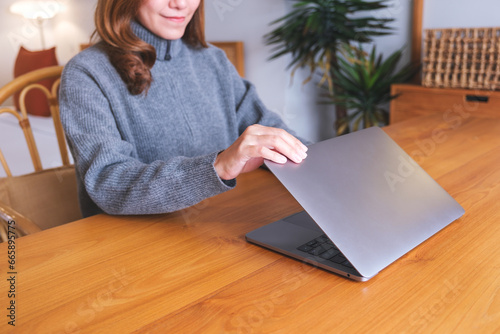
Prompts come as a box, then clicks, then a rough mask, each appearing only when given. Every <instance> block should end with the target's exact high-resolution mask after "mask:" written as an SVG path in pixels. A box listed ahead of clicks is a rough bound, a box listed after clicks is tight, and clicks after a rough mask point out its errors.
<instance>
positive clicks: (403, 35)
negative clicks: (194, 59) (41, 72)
mask: <svg viewBox="0 0 500 334" xmlns="http://www.w3.org/2000/svg"><path fill="white" fill-rule="evenodd" d="M59 1H60V2H62V3H64V4H65V5H66V7H67V10H66V11H65V12H64V13H61V14H59V15H58V16H57V17H56V18H54V19H53V20H51V21H49V22H47V25H46V39H47V44H48V45H49V46H51V45H54V44H55V45H57V55H58V58H59V61H60V63H61V64H64V63H66V62H67V61H68V60H69V58H70V57H71V56H72V55H74V54H76V52H77V51H78V48H79V45H80V43H86V42H87V41H88V38H89V36H90V34H91V33H92V31H93V11H94V7H95V3H96V0H86V1H74V0H59ZM12 2H14V0H0V45H1V51H2V52H0V64H1V66H0V85H4V84H5V83H7V82H8V81H10V80H12V71H13V65H14V60H15V56H16V54H17V50H18V48H19V44H20V42H23V43H24V44H25V45H26V47H27V48H29V49H33V50H36V49H39V48H40V41H39V37H38V35H37V31H36V29H34V27H33V26H32V25H31V24H30V23H29V22H26V21H24V20H23V19H21V18H20V17H18V16H16V15H14V14H11V13H9V11H8V7H9V6H10V4H11V3H12ZM290 3H291V2H290V0H205V7H206V23H207V27H206V31H207V39H208V40H219V41H224V40H226V41H227V40H242V41H244V43H245V62H246V64H245V65H246V73H247V78H248V79H249V80H250V81H251V82H253V83H254V84H255V85H256V87H257V91H258V92H259V94H260V96H261V98H262V100H263V101H264V103H265V104H266V105H267V106H268V107H269V108H270V109H272V110H275V111H277V112H278V113H280V114H281V115H282V117H283V118H284V119H285V121H286V122H287V124H289V125H290V126H291V127H292V128H293V129H294V130H296V132H297V133H298V134H299V135H301V136H303V137H305V138H307V139H309V140H312V141H317V140H320V139H325V138H329V137H331V136H333V135H334V131H333V121H334V116H333V114H334V111H333V108H332V107H330V106H324V105H318V104H317V103H316V102H317V100H318V94H319V93H320V92H321V90H320V89H318V88H317V87H315V85H314V84H313V83H308V84H307V85H305V86H302V84H301V82H302V81H303V80H304V78H305V77H306V71H298V72H297V73H296V76H295V79H294V81H293V84H290V73H289V72H287V71H286V70H285V68H286V65H287V60H288V59H287V58H282V59H278V60H274V61H268V60H267V58H268V57H269V55H270V54H271V52H270V47H268V46H265V45H264V42H263V35H264V34H265V33H267V32H268V31H270V30H271V27H269V25H268V24H269V23H270V22H271V21H273V20H275V19H277V18H279V17H281V16H283V15H284V14H285V13H286V12H287V10H289V8H290ZM389 4H391V7H390V8H389V9H386V10H383V11H379V12H376V13H373V15H375V16H379V17H391V18H395V19H396V20H395V22H394V23H393V24H392V26H393V27H394V34H393V35H391V36H385V37H379V38H377V39H376V44H377V48H378V50H379V51H380V52H383V53H384V54H389V53H391V52H393V51H394V50H396V49H397V48H400V47H402V46H403V45H405V44H406V45H408V46H409V45H410V40H409V38H410V28H411V6H412V4H411V0H390V1H389ZM499 12H500V2H499V1H498V0H475V1H470V0H427V1H426V3H425V6H424V28H438V27H452V26H455V27H463V26H498V25H500V19H498V18H497V16H498V13H499ZM408 59H409V55H407V56H406V59H405V60H408Z"/></svg>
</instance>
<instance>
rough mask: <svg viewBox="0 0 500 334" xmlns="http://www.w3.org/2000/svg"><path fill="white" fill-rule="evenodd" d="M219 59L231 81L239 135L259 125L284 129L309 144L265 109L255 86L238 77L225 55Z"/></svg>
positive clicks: (279, 118)
mask: <svg viewBox="0 0 500 334" xmlns="http://www.w3.org/2000/svg"><path fill="white" fill-rule="evenodd" d="M221 58H224V62H223V63H225V67H226V68H225V70H224V73H226V74H227V76H228V80H231V81H232V84H231V86H232V87H233V89H234V95H235V103H236V105H235V110H236V117H237V122H238V131H239V134H242V133H243V131H245V129H246V128H247V127H248V126H250V125H252V124H261V125H265V126H270V127H275V128H281V129H284V130H286V131H287V132H289V133H291V134H292V135H294V136H296V137H297V138H298V139H299V140H301V141H302V142H303V143H305V144H309V142H308V141H307V140H305V139H303V138H300V137H298V136H297V135H296V134H295V132H294V131H293V130H292V129H290V128H289V127H288V126H287V125H286V124H285V122H284V121H283V120H282V118H281V117H280V116H279V115H278V114H276V113H275V112H273V111H271V110H269V109H267V108H266V106H265V105H264V103H263V102H262V100H261V99H260V97H259V96H258V94H257V90H256V88H255V86H254V85H253V84H252V83H251V82H249V81H248V80H245V79H243V78H242V77H241V76H240V75H239V73H238V71H237V70H236V68H235V67H234V66H233V65H232V64H231V63H230V61H229V60H228V59H227V57H225V55H224V56H221Z"/></svg>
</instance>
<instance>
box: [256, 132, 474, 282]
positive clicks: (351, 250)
mask: <svg viewBox="0 0 500 334" xmlns="http://www.w3.org/2000/svg"><path fill="white" fill-rule="evenodd" d="M307 153H308V157H307V158H306V159H305V160H304V161H303V162H302V163H300V164H295V163H293V162H291V161H288V162H286V163H285V164H284V165H281V164H276V163H273V162H270V161H265V164H266V166H267V167H268V168H269V169H270V170H271V171H272V172H273V173H274V174H275V176H276V177H277V178H278V179H279V180H280V182H281V183H282V184H283V185H284V186H285V187H286V188H287V189H288V191H289V192H290V193H291V194H292V195H293V196H294V197H295V199H296V200H297V201H298V202H299V203H300V204H301V205H302V207H303V208H304V210H305V211H307V213H308V214H309V215H310V216H311V217H312V218H313V219H314V221H315V222H316V224H318V226H319V227H320V228H321V229H322V230H323V231H324V232H325V233H326V234H327V235H328V237H329V238H330V239H331V240H332V241H333V242H334V243H335V245H336V246H337V247H338V248H339V250H340V251H341V252H342V253H343V254H344V256H345V257H346V258H347V259H348V260H349V261H350V262H351V263H352V265H353V266H354V267H355V268H356V270H358V272H359V273H360V274H361V275H363V276H365V277H371V276H374V275H375V274H377V273H378V272H379V271H380V270H382V269H383V268H385V267H386V266H388V265H389V264H391V263H392V262H394V261H395V260H396V259H398V258H399V257H401V256H402V255H404V254H405V253H407V252H408V251H409V250H411V249H413V248H414V247H416V246H417V245H419V244H420V243H422V242H423V241H425V240H426V239H428V238H429V237H431V236H432V235H433V234H435V233H436V232H438V231H439V230H441V229H442V228H444V227H445V226H446V225H448V224H449V223H451V222H452V221H454V220H455V219H457V218H459V217H460V216H462V215H463V214H464V210H463V208H462V207H461V206H460V205H459V204H458V203H457V202H456V201H455V200H454V199H453V198H452V197H451V196H450V195H449V194H448V193H447V192H446V191H445V190H444V189H443V188H442V187H441V186H440V185H439V184H438V183H437V182H436V181H434V180H433V179H432V177H430V176H429V175H428V174H427V173H426V172H425V171H424V170H423V169H422V168H421V167H420V166H419V165H418V164H417V163H416V162H415V161H414V160H413V159H411V157H410V156H409V155H408V154H406V153H405V152H404V151H403V149H401V148H400V147H399V146H398V145H397V144H396V143H395V142H394V141H393V140H392V139H391V138H390V137H389V136H388V135H387V134H386V133H385V132H384V131H383V130H382V129H380V128H377V127H372V128H368V129H364V130H361V131H357V132H353V133H350V134H347V135H343V136H340V137H336V138H332V139H329V140H326V141H322V142H318V143H316V144H313V145H311V146H309V150H308V152H307Z"/></svg>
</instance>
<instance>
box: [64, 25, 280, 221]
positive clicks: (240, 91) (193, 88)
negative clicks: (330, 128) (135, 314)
mask: <svg viewBox="0 0 500 334" xmlns="http://www.w3.org/2000/svg"><path fill="white" fill-rule="evenodd" d="M132 28H133V31H134V32H135V34H136V35H137V36H138V37H139V38H141V39H143V40H144V41H146V42H147V43H149V44H151V45H152V46H153V47H154V48H155V49H156V53H157V60H156V63H155V65H154V67H153V68H152V69H151V73H152V76H153V82H152V85H151V88H150V89H149V92H148V93H147V95H146V96H145V95H136V96H133V95H131V94H130V93H129V92H128V90H127V88H126V86H125V84H124V82H123V81H122V79H121V78H120V76H119V74H118V73H117V72H116V70H115V68H114V67H113V66H112V64H111V63H110V61H109V59H108V56H107V54H106V53H105V52H104V50H103V48H102V45H100V44H97V45H95V46H93V47H91V48H89V49H86V50H84V51H83V52H81V53H79V54H78V55H77V56H75V57H74V58H73V59H71V60H70V61H69V63H68V64H67V65H66V66H65V68H64V72H63V75H62V81H61V87H60V96H59V98H60V111H61V120H62V123H63V126H64V130H65V133H66V136H67V139H68V144H69V147H70V150H71V153H72V154H73V157H74V160H75V166H76V173H77V180H78V191H79V197H80V206H81V210H82V213H83V215H84V216H90V215H93V214H97V213H100V212H106V213H109V214H154V213H165V212H172V211H176V210H180V209H182V208H185V207H188V206H191V205H194V204H196V203H198V202H200V201H201V200H203V199H206V198H208V197H211V196H214V195H217V194H219V193H222V192H224V191H226V190H229V189H232V188H233V187H234V186H235V184H236V183H235V181H234V180H230V181H222V180H221V179H220V178H219V177H218V175H217V174H216V172H215V169H214V167H213V163H214V161H215V158H216V156H217V153H218V152H220V151H221V150H223V149H225V148H227V147H228V146H229V145H231V144H232V143H233V142H234V141H235V140H236V139H237V138H238V136H239V135H240V134H241V133H242V132H243V131H244V130H245V129H246V128H247V127H248V126H249V125H251V124H255V123H259V124H262V125H267V126H273V127H281V128H285V129H287V128H286V126H285V124H284V123H283V122H282V120H281V119H280V118H279V116H278V115H276V114H274V113H272V112H270V111H269V110H267V109H266V108H265V107H264V105H263V104H262V102H261V101H260V100H259V98H258V97H257V94H256V92H255V88H254V87H253V86H252V85H251V84H250V83H248V82H247V81H245V80H243V79H242V78H241V77H240V76H239V75H238V73H237V72H236V70H235V68H234V67H233V66H232V64H231V63H230V62H229V61H228V60H227V58H226V56H225V54H224V52H223V51H221V50H219V49H217V48H215V47H212V46H211V47H209V48H202V49H194V48H192V47H190V46H188V45H187V44H185V43H184V42H183V41H182V40H174V41H167V40H164V39H161V38H159V37H158V36H156V35H154V34H152V33H151V32H149V31H148V30H147V29H145V28H144V27H142V26H141V25H139V24H137V23H135V22H134V23H133V25H132ZM287 130H288V129H287Z"/></svg>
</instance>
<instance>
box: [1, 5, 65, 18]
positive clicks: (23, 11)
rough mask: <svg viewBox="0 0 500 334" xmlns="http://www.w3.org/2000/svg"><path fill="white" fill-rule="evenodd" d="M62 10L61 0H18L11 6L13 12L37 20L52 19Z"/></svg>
mask: <svg viewBox="0 0 500 334" xmlns="http://www.w3.org/2000/svg"><path fill="white" fill-rule="evenodd" d="M62 10H63V4H61V3H60V2H59V1H16V2H14V3H13V4H12V5H11V6H10V11H11V12H12V13H14V14H19V15H22V16H23V17H25V18H27V19H36V20H44V19H51V18H53V17H54V16H56V14H57V13H59V12H61V11H62Z"/></svg>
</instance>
